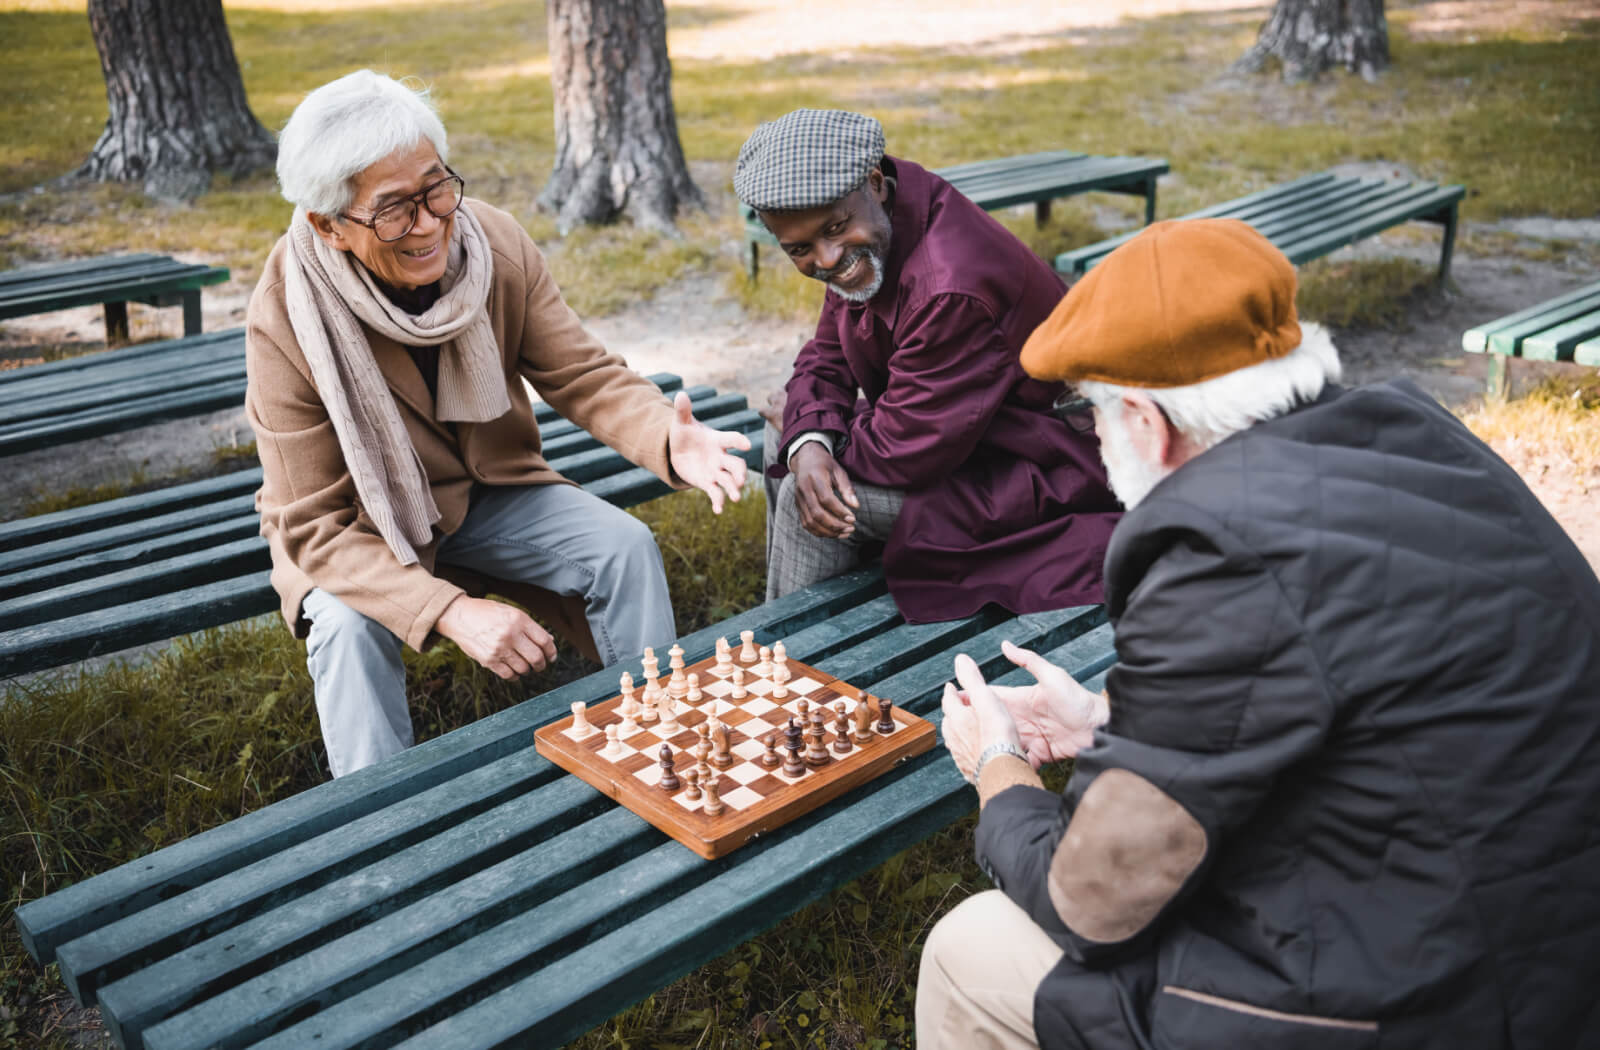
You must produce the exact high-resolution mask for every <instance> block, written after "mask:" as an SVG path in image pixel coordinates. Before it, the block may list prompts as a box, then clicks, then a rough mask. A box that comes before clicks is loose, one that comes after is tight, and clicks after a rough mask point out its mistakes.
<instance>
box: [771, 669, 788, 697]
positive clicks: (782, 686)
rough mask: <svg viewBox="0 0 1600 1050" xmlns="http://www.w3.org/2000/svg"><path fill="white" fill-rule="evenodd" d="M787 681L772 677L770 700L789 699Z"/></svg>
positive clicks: (786, 679) (775, 676)
mask: <svg viewBox="0 0 1600 1050" xmlns="http://www.w3.org/2000/svg"><path fill="white" fill-rule="evenodd" d="M788 681H789V679H788V678H780V677H778V676H777V675H773V676H772V698H773V699H774V700H787V699H789V686H788Z"/></svg>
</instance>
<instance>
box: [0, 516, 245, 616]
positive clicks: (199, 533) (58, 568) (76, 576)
mask: <svg viewBox="0 0 1600 1050" xmlns="http://www.w3.org/2000/svg"><path fill="white" fill-rule="evenodd" d="M260 530H261V519H260V518H259V517H258V516H257V515H256V513H255V511H254V510H250V511H247V512H246V513H244V514H236V515H233V516H232V517H229V518H225V519H223V520H221V521H217V522H212V523H211V524H209V525H201V526H199V527H198V528H193V529H185V530H184V531H182V532H173V533H168V534H166V535H162V536H141V537H140V538H139V539H138V540H137V541H136V542H133V543H129V544H127V545H125V546H121V547H112V548H111V549H109V550H100V551H95V552H94V553H92V554H82V555H79V556H78V557H76V558H70V559H68V560H66V561H58V562H53V563H51V564H49V565H39V566H36V567H34V568H31V569H21V570H18V571H17V572H10V573H0V614H3V613H4V612H5V611H6V606H5V602H6V601H7V600H9V599H12V598H16V597H18V596H19V595H24V594H35V593H37V592H39V591H44V590H48V589H50V588H52V587H61V586H63V585H65V584H69V583H76V582H77V581H79V580H87V579H92V578H95V577H102V576H106V575H108V574H110V573H113V572H116V571H118V570H119V569H122V568H125V567H127V566H130V565H139V564H142V563H144V562H147V561H156V560H159V559H162V558H167V557H171V556H174V555H177V554H180V553H182V552H185V551H192V550H194V549H195V548H196V547H206V548H215V547H217V546H219V545H221V544H224V543H229V542H232V541H234V540H242V539H246V538H248V537H251V536H256V535H257V534H258V533H259V532H260Z"/></svg>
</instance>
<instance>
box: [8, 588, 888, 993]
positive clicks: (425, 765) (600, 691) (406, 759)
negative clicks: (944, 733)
mask: <svg viewBox="0 0 1600 1050" xmlns="http://www.w3.org/2000/svg"><path fill="white" fill-rule="evenodd" d="M882 593H884V583H883V576H882V573H881V571H879V570H877V569H864V570H860V571H857V572H852V573H847V574H845V575H843V576H840V577H837V578H835V579H833V580H829V581H827V582H826V583H823V584H819V585H818V586H816V587H810V588H807V589H805V590H803V591H797V592H795V593H794V594H792V595H789V596H787V597H785V598H782V599H779V600H778V601H775V602H768V603H766V604H765V605H762V606H759V607H758V608H757V609H754V610H751V611H750V612H748V613H745V614H743V615H742V616H738V617H735V618H734V619H733V620H731V621H729V622H728V623H727V624H726V625H724V626H722V627H721V628H720V630H718V632H717V633H724V632H730V631H731V632H734V633H737V632H738V631H740V630H754V631H757V632H758V633H764V634H765V635H766V636H769V637H771V636H777V637H785V636H787V635H789V634H791V633H793V632H795V631H798V630H801V629H803V628H805V627H808V626H810V625H811V624H813V623H817V622H820V621H822V620H825V619H827V618H828V617H829V616H831V615H833V614H834V613H835V612H838V611H840V610H842V609H846V608H850V607H853V606H855V605H858V604H860V603H861V602H862V601H864V600H867V599H868V598H870V597H872V596H873V595H876V594H882ZM716 637H717V634H714V633H713V632H712V630H710V629H708V630H705V631H701V632H698V633H696V634H694V635H691V636H689V637H688V638H686V639H684V640H683V641H682V642H681V643H680V644H682V645H683V647H684V650H685V653H686V654H691V653H692V654H704V653H707V652H710V651H711V649H712V647H713V645H714V643H715V639H716ZM695 658H698V656H696V657H695ZM613 681H614V676H613V674H612V672H611V671H610V670H607V671H603V672H596V673H595V674H594V675H591V676H589V677H587V678H584V679H581V680H580V681H577V682H573V683H571V684H569V685H567V686H563V687H561V688H559V689H556V690H553V691H552V692H550V693H549V694H547V695H546V696H545V697H544V698H543V699H542V700H541V701H540V704H539V710H538V711H536V710H535V705H531V704H523V705H520V706H518V707H516V708H513V709H511V710H508V711H502V712H499V713H497V714H494V715H491V716H489V717H487V718H483V719H480V720H478V721H477V722H474V723H472V724H471V725H468V726H464V727H462V728H461V729H458V730H456V731H454V732H451V733H448V734H446V735H444V736H442V737H439V738H437V739H435V740H431V741H427V742H426V743H423V744H420V745H418V746H417V747H413V748H409V749H407V750H406V751H404V752H402V753H401V754H399V755H395V756H394V757H392V758H390V759H388V760H386V761H384V762H381V763H379V764H377V765H375V766H371V767H368V768H367V769H363V770H361V771H360V772H357V773H354V774H351V775H350V776H347V777H341V778H339V779H338V780H333V781H329V782H327V783H325V784H319V785H318V786H316V787H314V788H312V789H310V790H309V791H305V792H302V793H301V794H299V795H296V796H294V797H292V798H289V799H285V800H284V801H282V802H278V803H275V804H274V805H271V806H268V807H266V808H264V809H260V810H257V811H255V812H253V813H248V814H246V815H244V816H243V817H240V818H239V819H238V820H234V821H230V822H229V823H227V824H225V825H223V826H221V827H218V828H213V829H212V830H210V831H207V832H204V833H202V834H200V835H196V836H194V837H192V838H189V839H185V840H184V841H183V842H180V843H176V844H174V845H172V846H169V847H167V848H165V849H162V850H159V851H157V852H156V853H153V854H151V855H150V856H148V857H145V858H143V859H141V860H139V861H137V862H135V863H132V864H125V865H123V866H121V867H119V868H116V869H113V870H111V871H108V872H104V873H102V874H99V875H96V876H94V877H92V878H89V879H86V880H84V881H83V882H80V883H76V884H74V885H72V886H68V887H66V888H65V889H62V890H60V891H58V892H56V893H53V894H51V895H49V896H48V897H43V898H40V899H38V900H35V901H30V902H28V903H26V904H24V905H22V906H21V907H19V908H18V909H17V910H16V913H15V916H16V922H17V929H18V931H19V933H20V934H21V937H22V940H23V944H24V946H25V947H26V948H27V950H28V952H29V953H30V954H31V955H32V956H33V957H34V958H35V959H37V960H39V961H40V962H41V963H50V962H53V961H54V960H55V954H56V949H57V948H58V947H60V945H61V944H63V943H65V942H66V941H68V940H72V939H75V938H77V937H79V936H81V935H82V934H84V933H86V932H88V931H89V930H92V929H94V928H96V927H99V926H103V925H106V924H107V923H110V922H114V921H116V920H117V919H119V918H122V917H124V916H127V915H131V914H134V913H136V912H138V911H141V910H143V909H144V908H146V907H148V906H150V905H151V904H154V903H157V902H158V901H161V900H164V899H166V898H167V897H169V896H172V895H174V893H181V892H183V891H185V890H187V889H190V888H193V887H195V886H198V885H201V884H203V883H205V882H207V881H210V880H211V879H215V878H218V877H220V876H221V875H223V874H225V873H227V872H229V871H233V870H236V869H238V868H241V867H243V866H245V865H246V864H250V863H253V862H255V861H257V860H260V859H261V858H263V857H267V856H271V855H273V854H275V853H279V852H281V851H283V850H285V849H288V848H289V847H291V846H293V845H294V844H296V843H299V842H303V841H305V840H306V839H309V838H312V837H314V836H316V835H319V834H321V833H322V832H324V831H327V830H328V829H330V828H334V827H338V826H339V825H341V824H344V823H347V822H349V821H351V820H356V819H359V818H360V817H362V816H364V815H366V814H367V813H371V812H375V811H377V810H378V809H381V808H383V807H385V806H388V805H392V804H394V803H395V802H397V801H399V800H401V799H404V798H408V797H410V796H411V795H414V794H417V793H419V792H421V791H425V790H427V789H428V788H431V787H433V786H434V785H436V784H439V783H442V782H444V781H445V780H448V779H450V778H451V777H454V776H457V775H459V774H461V773H463V772H465V771H467V770H469V769H473V768H476V767H477V766H479V765H482V764H484V763H486V762H490V761H493V760H494V759H496V758H499V757H501V756H503V755H506V754H510V753H511V752H513V751H520V750H525V749H530V748H532V746H533V731H534V729H535V728H537V727H538V726H539V725H541V724H543V722H544V721H546V720H548V717H549V715H550V712H551V711H562V710H565V709H566V706H567V705H568V704H570V703H571V702H572V701H574V700H592V699H594V698H595V697H598V696H604V695H609V694H608V693H606V692H604V690H606V689H609V687H610V685H611V683H612V682H613ZM539 714H543V715H544V716H545V717H544V718H539V717H537V715H539Z"/></svg>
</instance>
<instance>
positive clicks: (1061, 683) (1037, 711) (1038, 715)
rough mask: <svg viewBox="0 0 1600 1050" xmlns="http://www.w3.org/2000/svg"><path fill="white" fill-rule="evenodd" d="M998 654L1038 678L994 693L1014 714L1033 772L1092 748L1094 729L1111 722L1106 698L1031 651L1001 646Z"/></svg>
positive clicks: (1005, 686)
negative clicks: (1108, 721)
mask: <svg viewBox="0 0 1600 1050" xmlns="http://www.w3.org/2000/svg"><path fill="white" fill-rule="evenodd" d="M1000 651H1001V652H1002V653H1003V654H1005V658H1006V659H1007V660H1010V661H1011V662H1012V663H1014V664H1016V665H1017V666H1018V667H1020V668H1022V669H1023V670H1024V671H1027V672H1028V673H1029V674H1031V675H1033V677H1034V684H1033V685H1022V686H1007V685H998V686H994V687H992V688H993V689H994V694H995V696H996V697H997V698H999V700H1000V702H1001V703H1003V704H1005V706H1006V708H1007V710H1009V711H1010V712H1011V717H1012V719H1014V720H1015V722H1016V724H1017V732H1018V734H1019V735H1020V736H1021V737H1022V743H1023V746H1024V747H1026V748H1027V751H1028V758H1029V760H1030V761H1032V762H1033V764H1034V767H1035V768H1037V767H1039V766H1040V765H1042V764H1044V763H1046V762H1059V761H1061V760H1062V759H1066V758H1071V757H1073V756H1074V755H1076V754H1077V753H1078V752H1079V750H1081V749H1082V748H1086V747H1089V746H1091V745H1092V744H1093V743H1094V731H1095V729H1096V728H1097V727H1099V726H1102V725H1105V723H1106V720H1107V719H1108V718H1110V717H1111V710H1110V705H1109V702H1108V701H1107V700H1106V698H1105V697H1104V696H1102V695H1100V694H1099V693H1091V692H1089V690H1087V689H1085V688H1084V687H1083V686H1081V685H1079V684H1078V683H1077V682H1076V681H1075V680H1074V679H1073V677H1072V676H1071V675H1070V674H1068V673H1067V672H1066V671H1064V670H1063V669H1061V668H1059V667H1057V666H1056V665H1055V664H1053V663H1051V662H1050V661H1049V660H1046V659H1045V658H1044V657H1042V656H1040V655H1039V654H1038V653H1036V652H1034V651H1033V650H1031V649H1023V648H1021V647H1020V646H1015V645H1012V644H1011V643H1010V642H1001V643H1000Z"/></svg>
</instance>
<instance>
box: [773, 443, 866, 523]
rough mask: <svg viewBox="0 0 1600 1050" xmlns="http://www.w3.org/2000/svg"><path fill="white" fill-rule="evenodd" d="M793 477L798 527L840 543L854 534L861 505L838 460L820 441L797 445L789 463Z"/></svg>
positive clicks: (847, 475)
mask: <svg viewBox="0 0 1600 1050" xmlns="http://www.w3.org/2000/svg"><path fill="white" fill-rule="evenodd" d="M789 473H791V474H793V475H794V494H795V501H796V502H797V503H798V505H799V509H800V524H801V525H802V526H804V527H805V530H806V531H807V532H809V533H811V535H813V536H821V537H822V538H823V539H833V540H840V539H844V538H845V537H846V536H848V535H850V534H851V533H852V532H854V531H856V516H855V513H854V511H855V509H856V508H857V507H859V506H861V503H860V501H859V500H857V499H856V490H855V488H854V487H852V486H851V484H850V475H849V474H846V473H845V470H844V468H843V467H841V466H840V465H839V461H838V460H836V459H834V458H833V456H832V454H831V453H829V452H828V449H827V446H825V445H823V444H822V443H821V442H819V441H808V442H806V443H805V444H804V445H802V446H800V450H799V451H798V452H796V453H795V454H794V456H793V458H791V459H790V460H789Z"/></svg>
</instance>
